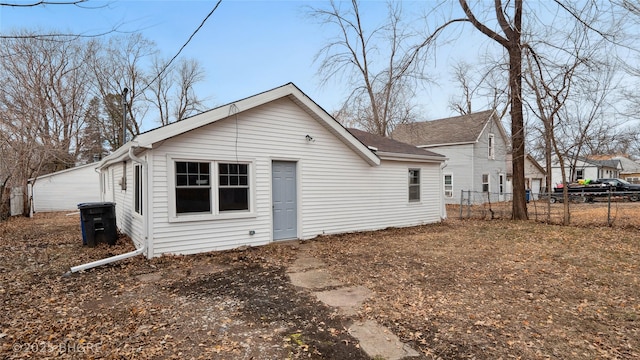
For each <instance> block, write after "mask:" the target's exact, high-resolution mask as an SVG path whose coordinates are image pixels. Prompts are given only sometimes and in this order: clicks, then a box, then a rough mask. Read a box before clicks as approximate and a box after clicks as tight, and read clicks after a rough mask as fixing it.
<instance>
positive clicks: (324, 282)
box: [288, 269, 344, 290]
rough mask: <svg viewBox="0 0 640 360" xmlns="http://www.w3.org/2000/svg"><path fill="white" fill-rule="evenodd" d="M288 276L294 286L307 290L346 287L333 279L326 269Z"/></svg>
mask: <svg viewBox="0 0 640 360" xmlns="http://www.w3.org/2000/svg"><path fill="white" fill-rule="evenodd" d="M288 275H289V280H291V283H292V284H293V285H295V286H299V287H303V288H305V289H312V290H320V289H326V288H328V287H336V286H342V285H344V284H343V283H341V282H340V281H338V280H336V279H334V278H332V277H331V274H330V273H329V272H327V271H326V270H324V269H312V270H308V271H304V272H294V273H289V274H288Z"/></svg>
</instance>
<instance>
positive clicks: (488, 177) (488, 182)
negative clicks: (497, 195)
mask: <svg viewBox="0 0 640 360" xmlns="http://www.w3.org/2000/svg"><path fill="white" fill-rule="evenodd" d="M485 176H486V177H487V182H484V179H483V178H484V177H485ZM480 180H481V184H482V192H483V193H485V192H488V193H490V192H491V175H490V174H482V178H481V179H480ZM484 184H487V191H484Z"/></svg>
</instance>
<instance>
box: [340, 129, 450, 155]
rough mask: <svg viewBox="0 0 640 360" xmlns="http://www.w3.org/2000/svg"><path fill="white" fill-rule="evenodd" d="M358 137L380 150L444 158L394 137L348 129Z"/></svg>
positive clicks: (364, 142) (367, 144) (362, 141)
mask: <svg viewBox="0 0 640 360" xmlns="http://www.w3.org/2000/svg"><path fill="white" fill-rule="evenodd" d="M347 130H348V131H349V132H350V133H351V134H352V135H353V136H355V137H356V139H358V140H360V142H361V143H363V144H365V145H366V146H370V147H374V148H376V149H378V151H382V152H389V153H396V154H411V155H423V156H439V157H442V158H444V155H441V154H437V153H434V152H433V151H429V150H425V149H421V148H419V147H415V146H413V145H409V144H406V143H403V142H400V141H397V140H394V139H390V138H387V137H384V136H380V135H375V134H371V133H368V132H366V131H362V130H358V129H353V128H349V129H347Z"/></svg>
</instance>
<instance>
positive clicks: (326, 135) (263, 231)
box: [116, 98, 442, 256]
mask: <svg viewBox="0 0 640 360" xmlns="http://www.w3.org/2000/svg"><path fill="white" fill-rule="evenodd" d="M307 134H308V135H310V136H311V137H313V138H314V140H315V141H314V142H309V141H307V140H306V139H305V136H306V135H307ZM172 157H179V158H181V159H194V160H198V159H201V160H210V161H235V159H238V160H239V161H249V162H251V164H252V165H251V168H252V169H251V172H252V183H251V184H252V188H251V190H250V196H253V197H254V199H253V202H252V204H253V206H254V209H253V210H254V211H253V216H251V217H246V218H234V219H228V218H225V219H213V220H201V221H188V222H175V221H174V222H172V221H170V218H171V211H170V210H171V209H170V207H171V206H174V205H173V204H171V198H172V196H171V195H170V192H171V191H174V190H173V189H172V188H170V181H168V179H169V177H172V176H174V174H173V171H172V169H170V168H169V166H172V164H173V162H172V161H173V160H172ZM276 160H284V161H295V162H296V163H297V183H298V186H297V193H298V227H297V230H298V237H299V238H302V239H308V238H312V237H315V236H317V235H322V234H331V233H340V232H348V231H359V230H374V229H380V228H385V227H390V226H410V225H417V224H422V223H430V222H437V221H440V219H441V217H442V214H441V209H442V201H441V194H442V193H441V192H439V191H433V189H439V188H440V187H441V180H440V177H441V172H440V164H439V163H434V164H425V163H414V162H396V161H383V163H382V165H381V166H370V165H369V164H368V163H367V162H366V161H365V160H364V159H363V158H362V157H361V156H359V155H358V154H356V153H355V152H354V151H352V150H351V149H350V148H349V147H348V146H347V145H345V144H344V143H343V142H341V141H340V140H339V139H338V138H337V137H335V136H334V135H333V134H331V133H330V132H329V131H328V130H327V129H326V128H325V127H324V126H323V125H322V124H321V123H319V122H317V121H316V120H314V119H313V118H312V117H311V116H310V115H309V114H308V113H306V112H305V111H304V110H303V109H302V108H300V107H299V106H297V105H296V104H295V103H294V102H293V101H291V100H289V99H288V98H282V99H279V100H276V101H273V102H271V103H268V104H266V105H262V106H259V107H256V108H253V109H250V110H247V111H244V112H241V113H238V114H237V115H233V116H231V117H229V118H227V119H223V120H220V121H218V122H215V123H212V124H209V125H206V126H203V127H202V128H199V129H197V130H194V131H191V132H188V133H184V134H182V135H180V136H177V137H175V138H171V139H167V140H166V141H164V142H163V143H161V144H160V145H159V146H157V147H155V148H154V149H153V150H150V151H149V161H151V162H152V164H151V166H150V167H151V168H152V169H153V174H152V176H153V188H152V189H150V194H151V199H150V203H151V204H150V206H151V208H152V209H151V213H150V214H151V218H150V221H151V222H152V224H151V228H152V229H153V240H152V241H153V243H152V249H153V250H152V251H151V252H150V253H149V256H157V255H160V254H162V253H175V254H190V253H197V252H204V251H213V250H223V249H228V248H234V247H238V246H242V245H262V244H267V243H269V242H271V241H272V237H273V236H272V213H271V212H272V203H271V165H272V161H276ZM116 168H117V167H116ZM409 168H420V169H421V201H420V202H417V203H409V201H408V169H409ZM399 184H406V185H405V186H403V185H399ZM132 193H133V192H131V194H132ZM212 196H217V195H216V191H215V189H214V188H212ZM122 200H125V199H124V198H123V199H122ZM132 200H133V199H132V198H131V199H129V201H128V202H127V206H128V207H129V208H128V209H127V208H125V207H121V208H120V211H121V212H128V213H132V212H133V210H132V209H130V206H131V205H130V204H131V203H132ZM123 216H124V215H123ZM123 226H128V227H129V228H131V227H132V226H133V224H132V221H131V219H123ZM250 231H254V232H255V234H254V235H249V232H250Z"/></svg>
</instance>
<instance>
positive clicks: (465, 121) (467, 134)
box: [392, 110, 510, 203]
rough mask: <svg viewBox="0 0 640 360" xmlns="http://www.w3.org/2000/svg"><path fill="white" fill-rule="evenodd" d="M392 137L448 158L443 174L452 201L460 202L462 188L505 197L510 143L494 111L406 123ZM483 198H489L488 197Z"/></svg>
mask: <svg viewBox="0 0 640 360" xmlns="http://www.w3.org/2000/svg"><path fill="white" fill-rule="evenodd" d="M392 138H394V139H396V140H399V141H403V142H407V143H410V144H412V145H416V146H418V147H420V148H423V149H428V150H431V151H434V152H437V153H440V154H443V155H444V156H445V157H447V159H448V160H447V163H446V166H445V168H444V169H443V174H444V176H446V179H445V180H446V181H447V182H450V181H451V182H452V185H449V186H448V187H447V188H446V194H447V198H446V201H447V202H449V203H458V202H459V201H460V199H459V198H460V191H467V190H471V191H474V192H478V193H482V192H484V191H485V190H487V189H488V191H489V192H490V193H495V194H501V195H500V196H502V197H504V195H502V194H505V193H506V192H507V190H508V187H507V186H506V182H507V174H508V171H509V169H508V168H507V154H508V153H509V143H510V142H509V139H508V136H507V133H506V131H505V129H504V127H503V126H502V123H501V122H500V119H499V118H498V116H497V113H496V112H495V111H494V110H488V111H482V112H477V113H473V114H468V115H462V116H456V117H451V118H446V119H439V120H433V121H426V122H419V123H413V124H403V125H400V126H398V127H397V128H396V130H394V132H393V133H392ZM487 181H488V183H487ZM443 192H444V190H443ZM483 199H484V200H485V201H486V196H483ZM496 200H498V199H496Z"/></svg>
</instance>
